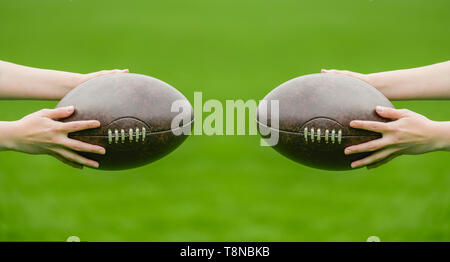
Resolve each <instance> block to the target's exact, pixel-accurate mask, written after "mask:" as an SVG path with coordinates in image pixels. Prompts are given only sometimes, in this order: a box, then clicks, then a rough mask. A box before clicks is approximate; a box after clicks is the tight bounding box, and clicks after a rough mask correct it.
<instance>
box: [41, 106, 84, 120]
mask: <svg viewBox="0 0 450 262" xmlns="http://www.w3.org/2000/svg"><path fill="white" fill-rule="evenodd" d="M74 111H75V108H74V107H73V106H65V107H58V108H55V109H44V110H41V111H40V112H39V113H40V115H41V116H45V117H48V118H51V119H58V118H66V117H69V116H70V115H72V114H73V112H74Z"/></svg>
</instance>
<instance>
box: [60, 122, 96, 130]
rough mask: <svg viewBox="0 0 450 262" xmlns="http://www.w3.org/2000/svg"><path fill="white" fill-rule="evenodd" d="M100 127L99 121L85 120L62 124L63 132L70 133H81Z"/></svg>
mask: <svg viewBox="0 0 450 262" xmlns="http://www.w3.org/2000/svg"><path fill="white" fill-rule="evenodd" d="M99 126H100V122H99V121H97V120H83V121H73V122H67V123H62V125H61V130H63V131H66V132H68V133H71V132H76V131H81V130H85V129H91V128H97V127H99Z"/></svg>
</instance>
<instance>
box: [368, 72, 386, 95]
mask: <svg viewBox="0 0 450 262" xmlns="http://www.w3.org/2000/svg"><path fill="white" fill-rule="evenodd" d="M366 77H367V80H366V81H367V83H369V84H370V85H371V86H373V87H375V88H376V89H377V90H378V91H380V92H381V93H383V94H384V95H385V96H386V97H387V95H386V83H385V81H384V79H383V75H381V74H380V73H371V74H366ZM388 98H389V97H388Z"/></svg>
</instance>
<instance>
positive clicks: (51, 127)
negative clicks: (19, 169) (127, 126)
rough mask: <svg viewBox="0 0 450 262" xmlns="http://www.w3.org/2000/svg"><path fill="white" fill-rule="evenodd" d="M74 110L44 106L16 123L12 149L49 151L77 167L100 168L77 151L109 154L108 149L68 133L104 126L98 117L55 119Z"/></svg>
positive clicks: (71, 107)
mask: <svg viewBox="0 0 450 262" xmlns="http://www.w3.org/2000/svg"><path fill="white" fill-rule="evenodd" d="M73 112H74V108H73V106H69V107H61V108H56V109H43V110H40V111H38V112H35V113H32V114H30V115H28V116H25V117H24V118H22V119H21V120H18V121H16V122H12V123H13V124H12V125H13V126H12V127H13V128H12V129H11V130H12V132H11V134H10V135H9V137H8V141H10V143H11V144H10V146H9V148H10V149H13V150H16V151H20V152H24V153H29V154H48V155H51V156H53V157H55V158H57V159H59V160H60V161H62V162H64V163H66V164H68V165H70V166H73V167H77V168H82V167H83V166H84V165H86V166H90V167H94V168H97V167H98V165H99V164H98V163H97V162H96V161H93V160H89V159H87V158H85V157H82V156H80V155H79V154H77V153H75V152H74V151H82V152H91V153H97V154H105V149H104V148H103V147H100V146H96V145H91V144H88V143H84V142H81V141H78V140H75V139H71V138H69V137H68V136H67V134H68V133H70V132H75V131H80V130H84V129H90V128H96V127H99V126H100V122H98V121H97V120H87V121H74V122H67V123H62V122H58V121H55V120H53V119H60V118H66V117H68V116H70V115H72V113H73Z"/></svg>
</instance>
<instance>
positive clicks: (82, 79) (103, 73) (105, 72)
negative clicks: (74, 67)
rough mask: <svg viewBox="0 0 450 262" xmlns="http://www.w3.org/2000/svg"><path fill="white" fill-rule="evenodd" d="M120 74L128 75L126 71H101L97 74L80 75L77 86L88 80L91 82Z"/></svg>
mask: <svg viewBox="0 0 450 262" xmlns="http://www.w3.org/2000/svg"><path fill="white" fill-rule="evenodd" d="M120 73H129V70H128V69H114V70H102V71H98V72H93V73H88V74H82V75H81V78H80V81H79V82H78V85H79V84H81V83H84V82H86V81H88V80H91V79H93V78H96V77H99V76H104V75H109V74H120Z"/></svg>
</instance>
